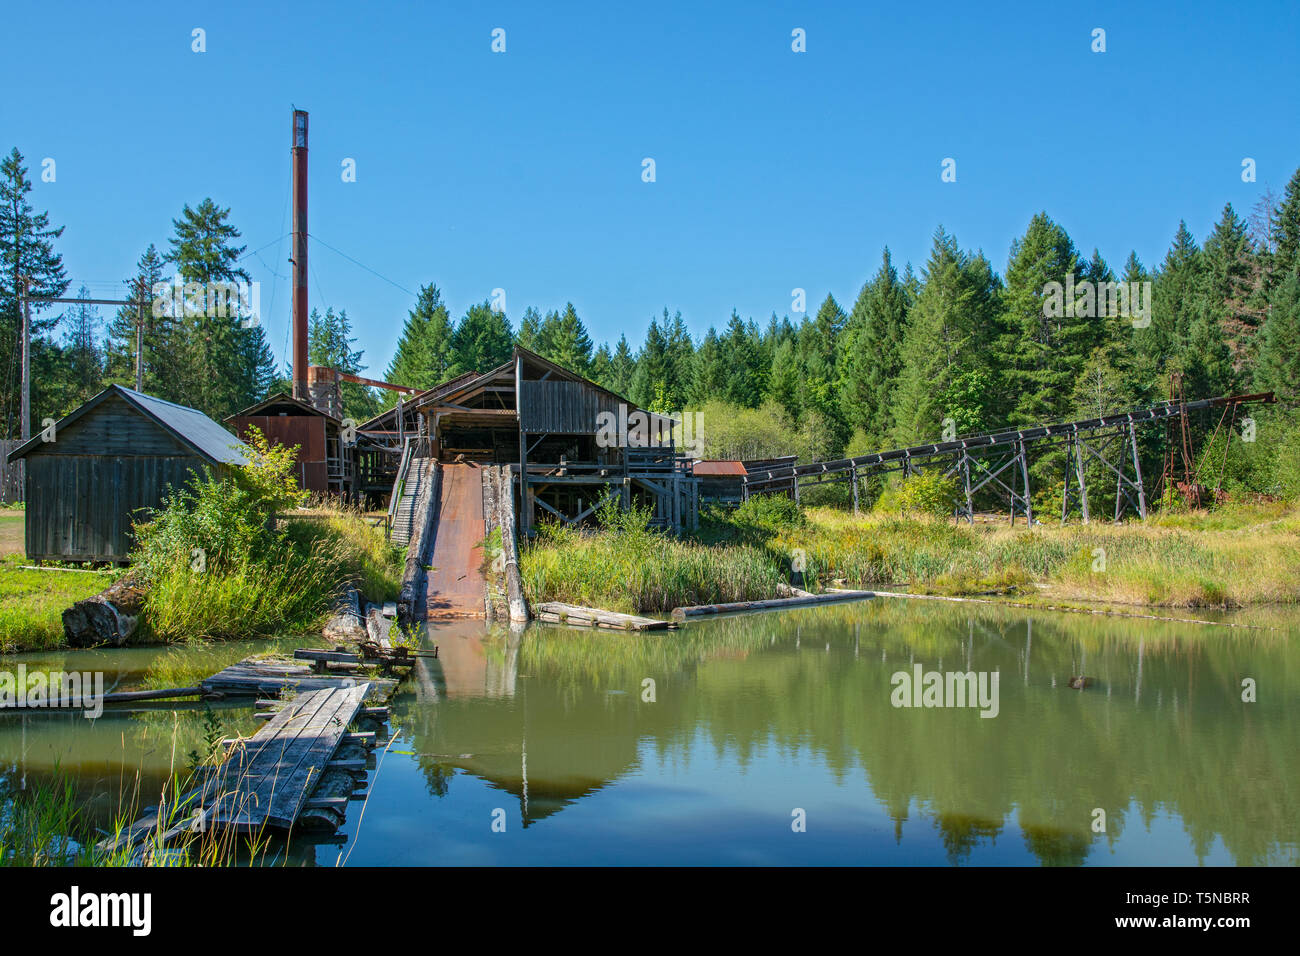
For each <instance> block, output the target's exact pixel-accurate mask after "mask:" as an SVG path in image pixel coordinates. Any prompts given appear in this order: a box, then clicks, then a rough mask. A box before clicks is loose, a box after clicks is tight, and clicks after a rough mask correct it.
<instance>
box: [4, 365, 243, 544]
mask: <svg viewBox="0 0 1300 956" xmlns="http://www.w3.org/2000/svg"><path fill="white" fill-rule="evenodd" d="M247 451H248V449H247V447H246V446H245V445H244V444H243V443H242V442H241V441H240V440H239V439H238V438H236V437H235V436H234V435H232V434H231V433H230V432H228V431H226V429H224V428H222V427H221V426H220V425H218V424H217V423H216V422H214V421H213V420H212V419H210V418H208V416H206V415H204V414H203V413H202V412H200V411H197V410H196V409H193V408H187V407H186V406H184V405H176V404H173V403H172V402H165V401H163V400H162V399H159V398H154V397H153V396H151V395H145V394H143V393H141V392H136V391H132V390H131V389H129V388H124V387H123V386H121V385H111V386H109V387H108V388H106V389H104V391H102V392H100V393H99V394H98V395H96V396H95V397H94V398H92V399H90V400H89V401H87V402H86V403H85V404H83V405H81V406H80V407H79V408H77V409H76V410H74V411H73V412H71V413H69V414H68V415H67V416H65V417H64V418H63V419H62V420H61V421H59V422H57V423H56V424H55V425H54V427H53V431H52V433H50V432H44V431H43V432H42V433H41V434H40V435H37V436H36V437H34V438H32V439H31V440H30V441H27V442H26V443H24V444H22V445H20V446H19V447H18V448H16V449H14V450H13V451H12V452H11V453H10V454H9V456H8V457H9V461H11V462H12V461H17V460H18V459H22V460H24V462H25V463H26V468H25V470H26V488H25V491H26V495H27V529H26V530H27V539H26V544H27V557H28V558H29V559H31V560H33V561H107V562H124V561H126V560H127V555H128V554H129V553H130V550H131V546H132V543H133V536H132V533H131V524H132V520H133V519H136V520H138V519H139V518H141V517H143V515H141V514H140V512H141V509H153V508H157V507H158V506H159V505H160V504H161V503H162V500H163V497H164V496H165V495H166V493H167V490H168V488H169V487H180V486H182V485H184V484H186V483H187V482H189V481H190V480H191V473H192V472H198V473H202V472H203V471H204V470H205V469H210V470H212V471H214V472H216V473H221V472H224V471H226V470H228V469H231V468H234V467H237V466H239V465H242V464H245V463H246V462H247V461H248V457H247V455H246V452H247Z"/></svg>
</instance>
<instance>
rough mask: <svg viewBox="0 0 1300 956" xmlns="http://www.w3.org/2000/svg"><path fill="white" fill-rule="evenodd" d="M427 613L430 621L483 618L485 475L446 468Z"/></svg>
mask: <svg viewBox="0 0 1300 956" xmlns="http://www.w3.org/2000/svg"><path fill="white" fill-rule="evenodd" d="M440 497H441V500H440V501H439V504H438V516H437V522H436V523H435V525H434V542H433V557H432V558H430V563H431V564H432V565H433V570H431V571H430V572H429V586H428V592H427V597H426V607H427V610H428V618H429V620H434V621H436V620H445V619H447V618H459V617H483V616H484V609H483V590H484V586H485V584H484V579H483V574H482V572H481V571H480V570H479V569H480V567H481V566H482V564H483V547H482V543H483V537H484V533H483V475H482V472H481V471H480V470H479V469H478V468H477V467H475V466H474V465H465V464H461V465H443V466H442V490H441V496H440Z"/></svg>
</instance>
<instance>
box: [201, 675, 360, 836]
mask: <svg viewBox="0 0 1300 956" xmlns="http://www.w3.org/2000/svg"><path fill="white" fill-rule="evenodd" d="M368 691H369V686H368V685H367V684H361V685H358V686H356V687H339V688H330V689H322V690H316V691H311V692H309V693H307V694H304V695H302V696H301V697H299V698H297V699H295V700H294V701H293V702H292V703H291V704H290V705H289V706H287V707H285V708H284V709H282V710H281V711H279V712H278V713H276V714H275V716H274V717H272V718H271V720H270V721H269V722H268V723H267V724H266V726H265V727H263V728H262V729H261V730H259V731H258V732H257V733H256V734H254V735H253V737H252V738H250V739H249V741H248V742H247V744H246V745H245V747H244V748H243V750H242V751H239V752H236V753H233V754H232V755H231V756H230V758H229V759H228V760H227V763H226V765H225V766H226V768H227V769H226V773H225V775H224V777H223V780H222V790H223V793H222V794H221V796H220V798H219V799H218V800H217V801H216V802H215V804H214V805H213V806H212V808H211V810H210V812H209V813H208V815H207V821H206V823H207V826H209V827H211V828H216V829H227V828H228V829H235V830H240V831H257V830H260V829H261V828H262V827H264V826H265V827H271V828H274V829H288V828H289V827H291V826H292V825H293V822H294V820H295V819H296V818H297V816H298V813H299V812H300V811H301V810H302V808H303V805H304V804H305V803H306V801H307V799H308V797H309V796H310V793H311V790H312V789H314V787H315V784H316V783H317V782H318V781H319V778H320V774H321V773H322V772H323V770H324V768H325V766H326V765H327V764H328V763H329V761H330V759H331V758H332V756H333V754H334V751H335V750H337V749H338V747H339V744H340V743H341V742H342V739H343V737H344V735H345V733H346V732H347V727H348V725H349V724H350V723H351V722H352V720H353V719H354V718H355V717H356V715H357V713H358V711H360V710H361V707H362V704H363V702H364V700H365V696H366V693H367V692H368Z"/></svg>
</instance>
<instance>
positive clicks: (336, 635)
mask: <svg viewBox="0 0 1300 956" xmlns="http://www.w3.org/2000/svg"><path fill="white" fill-rule="evenodd" d="M321 635H322V636H323V637H324V638H325V640H327V641H329V642H330V643H331V644H334V645H339V644H356V643H359V642H361V641H364V640H365V639H366V625H365V624H364V623H363V622H362V620H361V594H360V593H359V592H358V591H357V589H356V588H353V587H350V588H348V589H347V590H346V591H344V592H343V594H342V595H341V596H340V597H339V601H338V604H336V605H335V608H334V616H333V617H331V618H330V619H329V621H328V623H326V625H325V628H324V629H323V630H322V631H321Z"/></svg>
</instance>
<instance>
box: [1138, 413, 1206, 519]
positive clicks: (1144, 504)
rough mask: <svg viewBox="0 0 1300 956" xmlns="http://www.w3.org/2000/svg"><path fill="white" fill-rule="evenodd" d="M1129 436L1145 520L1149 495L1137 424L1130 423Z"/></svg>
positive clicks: (1142, 513) (1140, 511)
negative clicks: (1143, 472) (1143, 484)
mask: <svg viewBox="0 0 1300 956" xmlns="http://www.w3.org/2000/svg"><path fill="white" fill-rule="evenodd" d="M1228 434H1229V437H1231V434H1232V433H1231V431H1230V432H1229V433H1228ZM1128 438H1129V446H1130V447H1131V448H1132V449H1133V473H1134V475H1136V476H1137V478H1136V480H1137V493H1138V514H1140V515H1141V516H1142V520H1143V521H1146V520H1147V495H1146V491H1145V490H1144V489H1143V488H1142V462H1141V461H1139V460H1138V440H1137V426H1136V425H1134V424H1133V423H1131V422H1130V423H1129V426H1128ZM1224 454H1225V455H1226V454H1227V451H1226V449H1225V451H1224Z"/></svg>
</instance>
